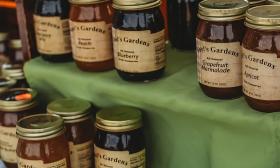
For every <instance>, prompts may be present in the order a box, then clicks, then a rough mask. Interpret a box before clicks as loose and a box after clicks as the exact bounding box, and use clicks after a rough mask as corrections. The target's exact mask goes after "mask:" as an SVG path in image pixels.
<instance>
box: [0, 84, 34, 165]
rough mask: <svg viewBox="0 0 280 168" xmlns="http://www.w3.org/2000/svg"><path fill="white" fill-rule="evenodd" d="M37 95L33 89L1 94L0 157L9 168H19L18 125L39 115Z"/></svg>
mask: <svg viewBox="0 0 280 168" xmlns="http://www.w3.org/2000/svg"><path fill="white" fill-rule="evenodd" d="M36 95H37V93H36V92H35V91H34V90H32V89H22V88H18V89H11V90H8V91H5V92H3V93H1V94H0V142H1V143H0V156H1V159H2V160H3V161H4V163H5V165H6V167H7V168H16V167H17V157H16V147H17V141H18V138H17V137H16V123H17V121H18V120H20V119H21V118H23V117H25V116H29V115H33V114H35V113H38V110H37V103H36Z"/></svg>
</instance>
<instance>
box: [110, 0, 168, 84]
mask: <svg viewBox="0 0 280 168" xmlns="http://www.w3.org/2000/svg"><path fill="white" fill-rule="evenodd" d="M159 6H160V0H145V1H143V0H135V1H131V0H114V1H113V8H115V9H116V10H115V12H114V17H113V45H114V57H115V68H116V69H117V72H118V74H119V75H120V77H121V78H123V79H124V80H128V81H150V80H155V79H158V78H160V77H161V76H162V75H163V74H164V69H165V65H166V53H165V50H166V45H165V33H164V32H165V24H164V18H163V16H162V13H161V10H160V8H159Z"/></svg>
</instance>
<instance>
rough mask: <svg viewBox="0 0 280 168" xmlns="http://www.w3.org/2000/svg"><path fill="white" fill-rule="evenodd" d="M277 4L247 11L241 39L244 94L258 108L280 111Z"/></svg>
mask: <svg viewBox="0 0 280 168" xmlns="http://www.w3.org/2000/svg"><path fill="white" fill-rule="evenodd" d="M279 11H280V5H265V6H259V7H255V8H251V9H249V10H248V11H247V14H246V22H245V25H246V26H247V27H248V28H247V31H246V34H245V37H244V40H243V44H242V46H243V49H242V52H243V60H242V62H243V67H242V68H243V93H244V96H245V98H246V101H247V102H248V104H249V105H250V106H251V107H252V108H254V109H256V110H259V111H263V112H274V111H275V112H276V111H279V110H280V84H279V83H278V81H279V80H280V68H279V67H280V59H279V57H280V55H279V53H280V45H279V44H280V16H279Z"/></svg>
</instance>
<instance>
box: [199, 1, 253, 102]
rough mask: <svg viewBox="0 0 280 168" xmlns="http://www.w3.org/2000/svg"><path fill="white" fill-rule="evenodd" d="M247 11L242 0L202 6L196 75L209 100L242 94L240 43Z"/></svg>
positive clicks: (209, 2)
mask: <svg viewBox="0 0 280 168" xmlns="http://www.w3.org/2000/svg"><path fill="white" fill-rule="evenodd" d="M247 8H248V3H247V2H245V1H243V0H232V1H228V0H205V1H202V2H201V3H200V4H199V14H198V17H199V18H200V21H199V25H198V28H197V33H196V44H197V47H196V52H197V72H198V81H199V84H200V87H201V89H202V91H203V92H204V93H205V94H206V95H207V96H209V97H212V98H217V99H232V98H237V97H240V96H241V95H242V72H241V71H242V70H241V67H242V64H241V60H242V54H241V42H242V39H243V37H244V33H245V26H244V16H245V11H246V10H247Z"/></svg>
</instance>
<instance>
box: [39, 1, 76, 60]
mask: <svg viewBox="0 0 280 168" xmlns="http://www.w3.org/2000/svg"><path fill="white" fill-rule="evenodd" d="M68 15H69V3H68V1H61V0H37V1H36V4H35V11H34V25H35V36H36V42H37V49H38V52H39V53H40V54H41V55H42V57H43V58H44V59H45V60H48V61H52V62H64V61H69V60H71V59H72V54H71V53H72V50H71V40H70V28H69V23H68Z"/></svg>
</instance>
